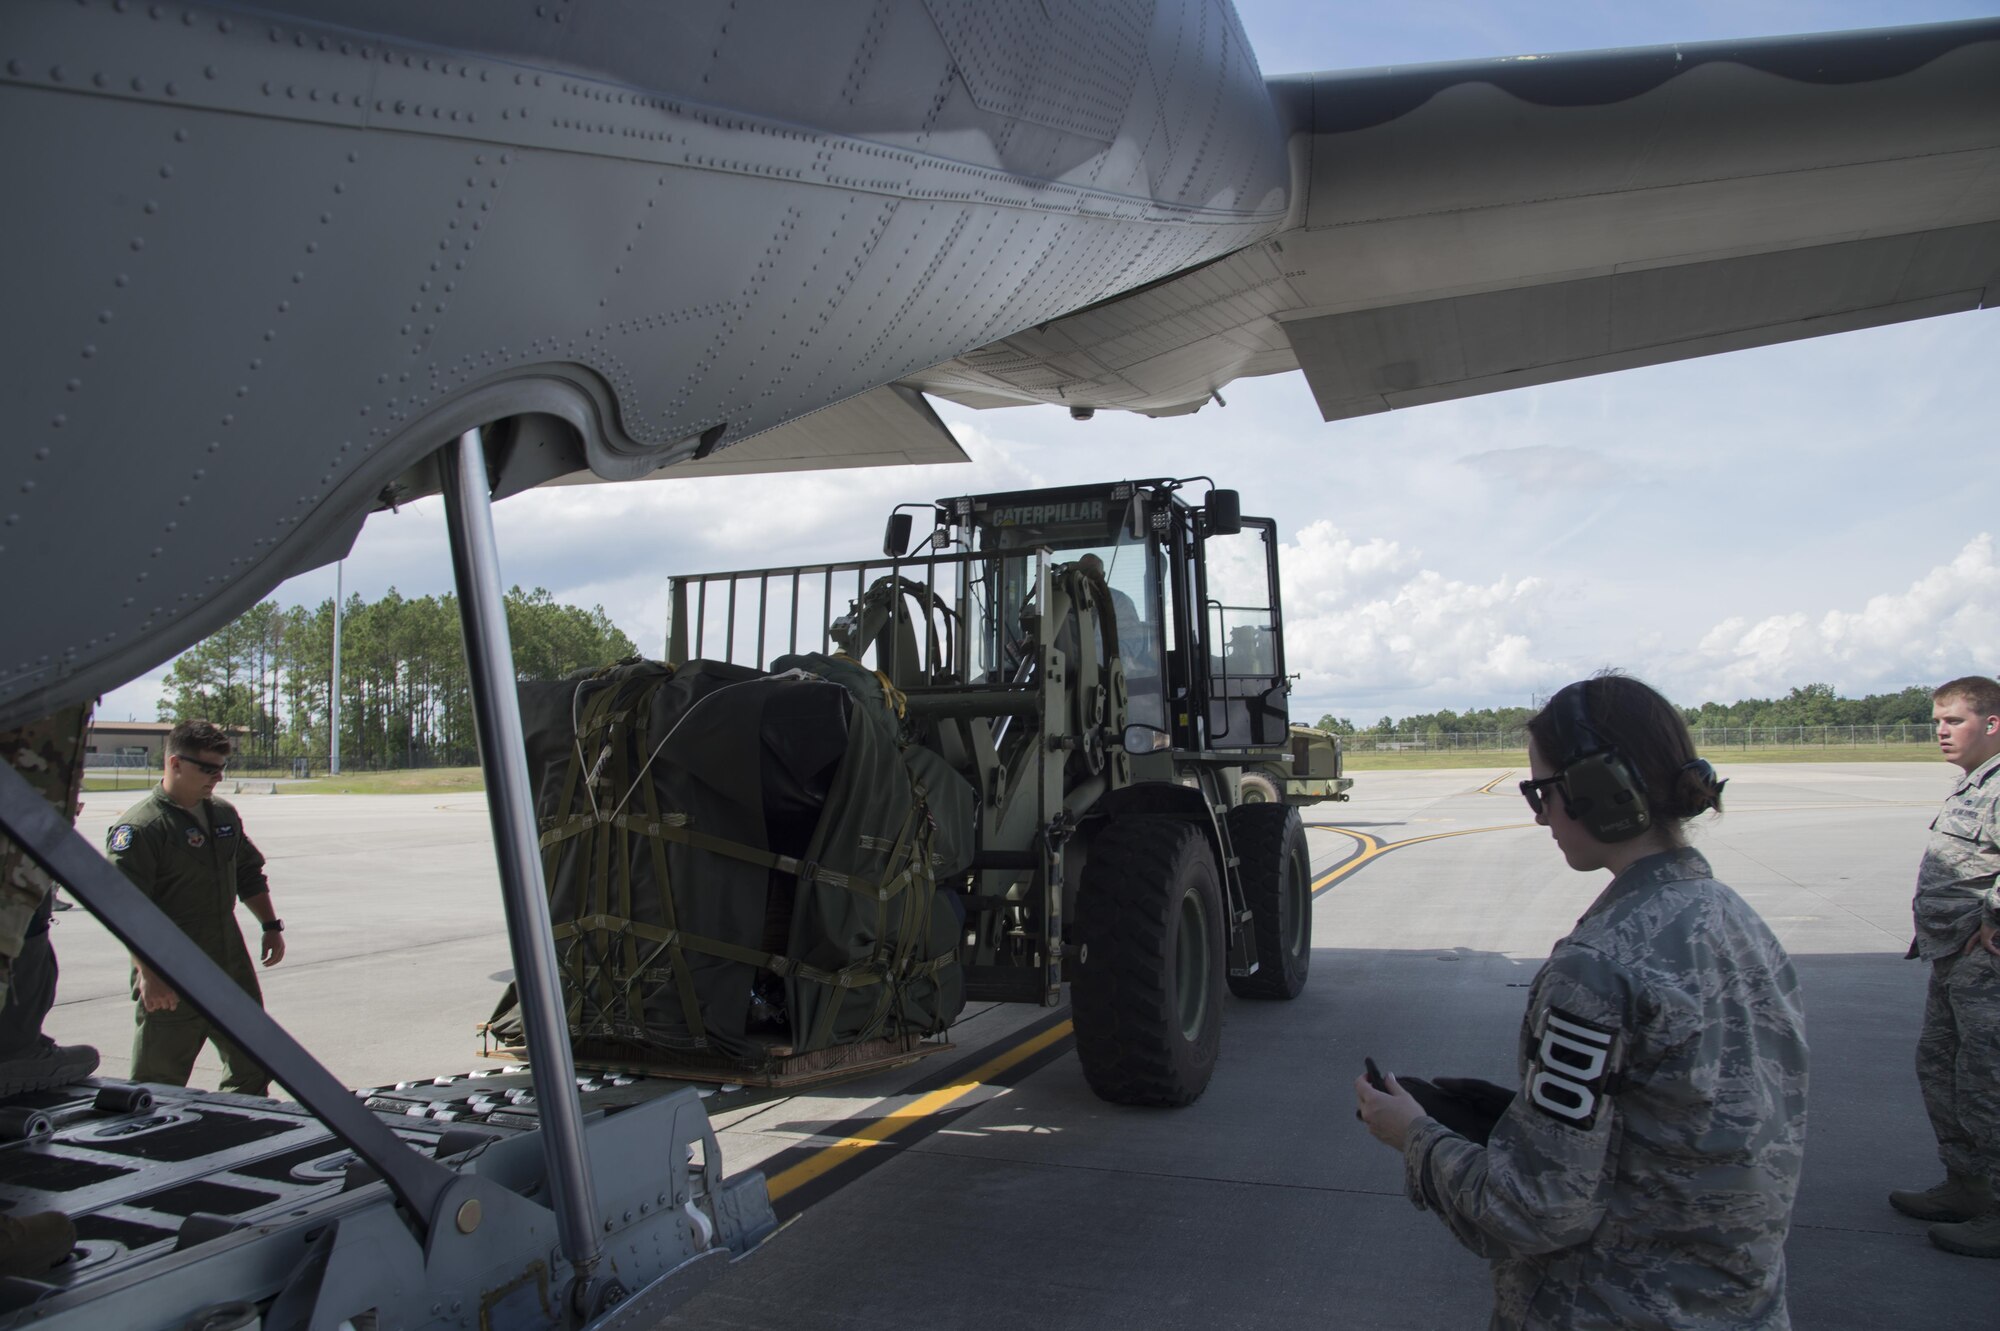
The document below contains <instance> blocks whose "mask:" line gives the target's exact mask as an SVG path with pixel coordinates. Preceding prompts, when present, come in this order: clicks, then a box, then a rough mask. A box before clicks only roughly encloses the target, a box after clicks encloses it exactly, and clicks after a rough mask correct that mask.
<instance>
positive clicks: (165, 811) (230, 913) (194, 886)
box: [105, 721, 285, 1095]
mask: <svg viewBox="0 0 2000 1331" xmlns="http://www.w3.org/2000/svg"><path fill="white" fill-rule="evenodd" d="M229 753H230V741H229V735H228V732H226V731H225V730H223V729H222V727H220V726H218V725H216V724H214V723H213V722H210V721H183V722H181V723H180V724H179V725H177V726H175V727H174V729H173V733H172V734H170V735H168V736H167V762H166V770H165V772H164V773H162V775H161V777H160V784H159V787H158V788H157V789H155V790H154V791H153V792H152V793H151V794H150V795H148V796H147V797H146V798H145V799H143V800H140V801H139V802H138V803H137V804H135V805H133V806H132V807H131V808H129V809H127V810H126V811H125V813H124V815H123V816H122V817H121V818H119V820H118V821H117V822H116V823H114V824H113V825H112V828H111V833H110V835H109V837H107V838H106V840H105V854H106V855H107V856H108V857H109V858H110V860H111V862H112V863H113V864H115V865H117V866H118V867H119V869H121V870H122V871H123V872H124V874H125V876H126V877H127V878H129V879H131V880H132V882H133V884H134V885H135V886H136V887H137V888H138V889H139V890H140V891H141V892H144V893H145V894H146V895H147V896H148V897H150V898H152V901H153V904H154V905H156V906H158V907H159V908H160V909H161V910H162V911H163V912H165V914H166V916H167V918H168V919H170V920H172V921H173V922H174V923H175V924H177V925H179V926H180V928H181V930H182V932H184V933H185V934H187V936H188V937H189V938H191V939H193V940H194V941H195V943H196V944H197V945H199V946H200V948H201V950H202V951H204V952H206V953H207V954H208V955H209V958H210V959H211V960H212V961H214V962H215V964H216V965H218V966H220V967H222V969H223V971H224V972H225V973H226V974H227V975H228V976H229V978H231V979H232V980H235V981H236V983H238V984H240V985H242V986H243V990H244V992H245V993H247V994H249V995H250V996H251V997H252V998H254V999H256V1000H257V1001H258V1002H260V1003H261V1002H263V998H264V996H263V993H262V991H261V990H260V989H259V988H258V987H257V972H256V969H255V968H254V967H253V966H252V965H251V964H250V952H249V949H248V948H246V947H245V946H244V944H243V933H242V930H241V929H239V928H238V927H237V923H236V904H237V902H239V901H240V902H242V903H243V905H244V906H245V907H246V908H247V909H248V910H249V912H250V913H251V914H252V915H253V916H255V917H256V918H257V922H258V923H259V924H260V925H261V926H262V940H261V946H260V947H259V952H260V953H261V954H262V957H263V962H264V964H265V965H266V966H275V965H277V964H278V963H279V962H280V961H282V960H284V957H285V935H284V927H285V925H284V921H282V920H280V919H279V918H278V912H277V910H276V909H275V908H274V907H273V906H272V905H271V888H270V884H269V883H267V882H266V881H265V879H264V856H263V854H262V853H261V852H259V851H258V849H257V847H256V846H255V845H253V844H251V841H250V838H249V837H248V836H246V835H244V832H243V821H242V819H241V817H239V816H238V814H237V812H236V809H235V808H234V806H232V805H231V804H230V803H229V802H228V801H227V800H222V799H217V798H216V795H215V786H216V783H217V782H218V781H220V780H221V779H222V774H223V772H224V771H225V770H226V769H227V768H228V765H229ZM132 997H133V1000H134V1001H135V1002H136V1003H137V1004H138V1009H137V1012H136V1014H135V1015H136V1020H137V1022H138V1030H137V1032H136V1033H135V1034H134V1035H133V1037H132V1073H131V1076H132V1080H134V1081H149V1082H158V1083H161V1084H164V1085H168V1086H185V1085H187V1083H188V1077H189V1075H190V1074H191V1073H193V1071H194V1061H195V1057H196V1056H197V1055H198V1054H200V1053H201V1047H202V1045H203V1044H204V1043H206V1042H213V1043H214V1045H215V1048H216V1051H217V1052H218V1053H219V1054H220V1055H221V1057H222V1066H223V1071H224V1076H223V1079H222V1085H221V1087H220V1089H222V1090H224V1091H234V1092H236V1093H238V1094H241V1095H266V1094H268V1093H269V1092H270V1089H271V1078H270V1074H269V1073H267V1072H266V1071H265V1070H264V1069H263V1068H262V1067H261V1066H260V1065H258V1064H257V1063H255V1062H253V1061H252V1060H251V1059H250V1057H249V1056H248V1055H247V1054H245V1053H244V1052H243V1051H242V1050H241V1049H239V1048H237V1047H236V1045H235V1044H233V1043H232V1042H230V1041H229V1040H227V1039H225V1038H224V1037H223V1035H222V1033H221V1032H219V1031H217V1030H215V1029H214V1028H213V1027H211V1026H210V1025H209V1024H208V1020H207V1019H206V1018H204V1017H203V1016H202V1015H201V1014H200V1013H199V1012H196V1011H195V1010H194V1007H193V1006H192V1005H191V1004H187V1003H183V1002H181V1000H180V995H179V994H177V993H175V992H174V990H173V988H172V986H170V985H169V984H168V983H167V982H166V981H165V980H164V979H163V978H161V976H159V975H158V974H157V973H155V972H154V971H153V969H152V968H151V967H149V966H148V965H146V963H145V962H143V961H141V960H139V959H138V958H137V957H134V958H132Z"/></svg>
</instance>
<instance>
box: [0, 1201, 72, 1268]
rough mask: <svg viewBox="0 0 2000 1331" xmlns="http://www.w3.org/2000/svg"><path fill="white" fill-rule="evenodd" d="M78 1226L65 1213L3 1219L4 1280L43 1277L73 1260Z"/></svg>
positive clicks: (0, 1248)
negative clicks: (72, 1252) (18, 1277)
mask: <svg viewBox="0 0 2000 1331" xmlns="http://www.w3.org/2000/svg"><path fill="white" fill-rule="evenodd" d="M75 1246H76V1226H74V1225H72V1224H70V1222H69V1217H68V1216H66V1215H64V1214H63V1213H62V1212H61V1211H38V1212H36V1213H35V1214H33V1215H0V1276H39V1275H45V1274H47V1272H48V1270H49V1268H50V1267H52V1266H54V1265H55V1264H56V1263H57V1262H60V1261H61V1260H62V1259H63V1258H65V1257H67V1256H69V1250H70V1249H71V1248H74V1247H75Z"/></svg>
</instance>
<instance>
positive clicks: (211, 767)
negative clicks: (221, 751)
mask: <svg viewBox="0 0 2000 1331" xmlns="http://www.w3.org/2000/svg"><path fill="white" fill-rule="evenodd" d="M173 756H174V758H175V760H176V761H179V762H184V763H191V764H193V765H194V766H196V767H198V768H200V769H201V770H202V771H203V772H205V773H207V774H208V775H209V776H221V775H222V774H223V773H224V772H226V771H228V770H229V764H228V763H208V762H203V761H202V760H201V759H199V758H190V757H188V756H187V755H186V754H185V753H176V754H174V755H173Z"/></svg>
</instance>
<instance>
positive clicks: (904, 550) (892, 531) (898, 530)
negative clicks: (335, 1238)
mask: <svg viewBox="0 0 2000 1331" xmlns="http://www.w3.org/2000/svg"><path fill="white" fill-rule="evenodd" d="M909 552H910V515H909V514H908V513H891V514H890V515H889V526H888V529H887V530H885V531H884V532H883V533H882V553H883V554H885V555H887V556H888V557H889V558H891V559H901V558H902V557H903V556H904V555H906V554H908V553H909Z"/></svg>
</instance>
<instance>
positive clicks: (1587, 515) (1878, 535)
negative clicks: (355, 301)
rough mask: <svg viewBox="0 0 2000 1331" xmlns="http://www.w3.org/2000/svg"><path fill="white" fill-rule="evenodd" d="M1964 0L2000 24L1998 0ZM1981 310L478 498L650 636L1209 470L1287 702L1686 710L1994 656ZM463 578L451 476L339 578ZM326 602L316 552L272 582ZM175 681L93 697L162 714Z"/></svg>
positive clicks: (1337, 43)
mask: <svg viewBox="0 0 2000 1331" xmlns="http://www.w3.org/2000/svg"><path fill="white" fill-rule="evenodd" d="M1239 10H1240V12H1241V13H1242V16H1243V19H1244V23H1245V26H1246V28H1247V29H1248V32H1249V35H1250V39H1251V42H1252V45H1253V46H1254V47H1255V48H1256V50H1257V51H1258V53H1259V57H1260V60H1261V62H1262V64H1263V67H1264V70H1265V72H1266V73H1267V74H1277V73H1292V72H1301V71H1306V70H1313V69H1337V68H1353V67H1365V66H1374V65H1384V64H1399V63H1410V62H1419V61H1430V60H1455V59H1467V58H1477V57H1484V56H1499V55H1515V54H1523V53H1529V52H1548V51H1562V50H1584V49H1592V48H1599V47H1611V46H1627V45H1643V44H1653V43H1661V42H1671V41H1704V40H1712V39H1717V38H1726V37H1738V36H1754V35H1767V34H1773V33H1784V32H1812V31H1823V30H1834V29H1843V28H1856V27H1876V26H1885V25H1891V24H1902V23H1916V22H1930V21H1937V20H1943V19H1953V18H1965V17H1974V16H1977V15H1978V14H1980V13H1981V12H1982V10H1981V9H1980V7H1978V6H1973V5H1961V4H1945V3H1921V2H1906V3H1898V4H1889V3H1867V2H1865V0H1837V2H1829V3H1809V2H1808V0H1786V2H1782V3H1779V2H1768V0H1766V2H1758V0H1751V2H1750V3H1741V2H1738V3H1729V4H1721V3H1683V4H1677V3H1671V0H1669V2H1666V3H1658V4H1645V5H1639V4H1609V3H1595V4H1585V3H1558V2H1555V0H1544V2H1543V3H1520V2H1514V3H1483V4H1472V3H1436V2H1433V3H1424V2H1422V0H1418V2H1416V3H1404V4H1401V5H1397V6H1378V5H1373V4H1369V5H1361V4H1345V3H1321V4H1305V3H1279V2H1278V0H1268V2H1261V3H1260V2H1259V0H1239ZM1984 12H1989V13H1990V12H1992V10H1991V7H1990V6H1989V7H1988V8H1987V9H1986V10H1985V11H1984ZM1995 366H2000V313H1995V312H1992V311H1986V312H1981V313H1978V314H1966V315H1953V316H1948V317H1946V318H1941V319H1931V320H1925V321H1921V322H1918V323H1914V324H1906V325H1900V326H1896V327H1891V328H1884V329H1875V330H1870V331H1865V332H1858V333H1848V334H1842V335H1839V336H1835V337H1829V338H1819V339H1814V340H1812V341H1807V342H1800V343H1793V344H1789V345H1785V346H1778V347H1769V348H1763V349H1760V350H1756V351H1748V352H1738V353H1734V354H1731V355H1726V356H1718V357H1710V358H1706V359H1703V360H1697V361H1686V362H1681V363H1678V364H1673V365H1664V366H1657V367H1653V368H1650V369H1644V370H1633V371H1626V372H1623V373H1619V374H1613V375H1605V376H1599V377H1595V378H1589V379H1581V380H1576V381H1572V382H1569V383H1563V384H1555V385H1550V386H1547V387H1543V388H1534V389H1524V390H1518V391H1515V392H1510V393H1501V394H1495V395H1492V396H1488V397H1482V398H1474V399H1471V400H1467V401H1461V402H1453V403H1444V404H1440V405H1437V406H1431V407H1422V408H1416V409H1411V410H1407V411H1400V412H1394V413H1390V414H1388V415H1384V416H1373V417H1367V418H1363V419H1360V420H1352V421H1343V422H1339V423H1337V424H1327V423H1324V422H1322V421H1321V420H1320V418H1319V413H1318V411H1317V409H1316V408H1315V407H1314V405H1313V401H1312V397H1311V394H1310V393H1309V392H1308V391H1307V389H1306V385H1305V381H1304V379H1303V378H1302V377H1301V376H1299V375H1297V374H1291V375H1282V376H1274V377H1270V378H1264V379H1255V380H1243V381H1239V382H1238V383H1237V384H1236V385H1235V386H1234V387H1232V388H1230V389H1228V390H1226V391H1225V397H1226V398H1227V401H1228V406H1227V407H1226V408H1215V407H1210V408H1208V409H1205V410H1203V411H1202V412H1200V413H1199V414H1197V415H1195V416H1192V417H1184V418H1180V419H1177V420H1166V421H1147V420H1143V419H1140V418H1136V417H1128V416H1121V415H1118V414H1116V413H1102V414H1100V415H1099V416H1098V417H1097V419H1096V420H1094V421H1091V422H1088V423H1078V422H1073V421H1071V420H1069V419H1068V418H1067V415H1066V414H1065V413H1063V412H1061V411H1059V410H1057V409H1054V408H1023V409H1015V410H1006V411H991V412H971V411H965V410H961V409H959V408H956V407H952V406H950V405H948V404H940V413H941V414H942V415H943V416H944V418H945V419H946V421H947V422H948V423H949V424H951V425H952V427H953V429H954V431H955V432H956V433H957V434H958V435H959V436H960V439H961V441H962V442H963V443H964V445H965V447H966V450H967V452H968V453H970V454H971V455H972V458H973V464H972V465H971V466H969V467H967V466H958V467H949V468H946V467H931V468H909V469H899V470H884V471H870V472H844V473H820V474H815V475H806V476H794V477H776V478H745V479H723V480H708V481H694V482H665V483H657V484H645V485H636V486H625V487H586V488H580V489H566V490H561V491H554V492H543V493H534V494H528V495H522V496H518V497H516V498H513V499H510V500H508V501H506V502H505V503H503V504H501V505H500V506H499V507H498V508H497V509H496V527H497V529H498V532H499V537H500V547H501V555H502V563H503V566H504V569H505V574H506V577H507V579H508V580H509V581H510V582H518V583H521V584H524V585H529V586H533V585H541V586H546V587H547V588H549V590H551V591H552V592H554V593H555V594H556V595H557V597H558V598H560V599H563V600H569V601H576V602H580V603H584V604H593V603H598V604H602V605H603V606H604V607H605V609H606V610H607V611H608V612H609V613H610V614H611V616H612V618H613V620H614V621H615V622H617V623H618V624H619V626H620V627H622V628H624V629H625V630H626V631H627V632H628V633H630V634H631V635H632V636H633V638H634V639H635V640H637V641H638V643H639V645H640V647H641V649H642V650H644V651H648V652H652V653H657V652H658V651H660V649H661V638H662V634H663V631H664V624H665V612H666V606H665V594H664V580H665V576H666V575H667V574H669V573H672V572H694V571H706V570H713V569H723V568H736V567H751V566H759V565H769V564H783V563H791V562H803V561H807V560H819V559H828V560H831V559H842V558H855V557H861V556H864V555H865V554H867V553H868V552H869V550H870V547H871V546H873V545H874V544H875V543H876V541H877V540H878V539H879V535H880V531H881V523H882V517H883V515H884V514H885V513H886V511H887V509H888V508H889V507H890V506H891V505H892V504H894V503H896V502H900V501H903V500H909V499H929V498H933V497H936V496H939V495H944V494H962V493H967V492H971V491H977V490H983V489H998V488H1014V487H1016V486H1021V485H1042V484H1048V485H1054V484H1067V483H1073V482H1080V481H1095V480H1102V479H1106V478H1110V477H1115V476H1120V475H1140V474H1143V475H1161V474H1174V475H1188V474H1194V473H1208V474H1212V475H1215V476H1216V477H1217V478H1218V480H1219V481H1220V482H1221V483H1223V484H1233V485H1235V486H1236V488H1238V489H1239V490H1241V492H1242V494H1243V501H1244V507H1245V509H1246V511H1250V512H1255V513H1264V514H1269V515H1271V516H1273V517H1275V518H1277V519H1278V521H1279V526H1280V532H1281V534H1282V535H1283V537H1284V539H1285V541H1286V542H1287V547H1286V549H1285V551H1284V558H1285V560H1286V575H1287V576H1286V588H1285V597H1286V608H1287V620H1288V628H1289V631H1290V652H1291V664H1292V667H1293V669H1295V670H1298V671H1299V672H1300V673H1301V679H1300V680H1299V683H1298V686H1297V694H1296V697H1295V700H1294V713H1295V715H1302V716H1306V717H1317V716H1319V715H1320V714H1321V713H1323V712H1333V713H1335V714H1338V715H1344V716H1351V717H1353V718H1355V719H1356V720H1372V719H1374V718H1375V717H1377V716H1380V715H1384V714H1387V715H1392V716H1401V715H1406V714H1409V713H1412V712H1424V711H1432V710H1436V709H1438V708H1441V707H1452V708H1455V709H1464V708H1468V707H1475V706H1499V705H1510V704H1526V703H1528V702H1529V701H1530V700H1531V699H1532V698H1533V697H1535V696H1536V695H1538V694H1546V693H1548V692H1550V691H1552V690H1553V689H1554V688H1556V687H1559V686H1560V685H1561V684H1563V683H1565V682H1567V681H1568V680H1570V679H1573V678H1575V677H1577V676H1578V675H1581V674H1585V673H1588V672H1590V671H1593V670H1596V669H1599V668H1602V667H1604V666H1618V667H1621V668H1624V669H1627V670H1630V671H1632V672H1633V673H1636V674H1638V675H1640V676H1642V677H1644V678H1647V679H1650V680H1652V681H1653V682H1654V683H1656V684H1658V685H1659V686H1660V687H1661V688H1663V689H1664V690H1665V691H1666V692H1667V693H1668V694H1669V695H1670V696H1672V697H1674V698H1675V699H1676V700H1678V701H1681V702H1685V703H1693V702H1699V701H1703V700H1705V699H1719V700H1724V701H1728V700H1734V699H1736V698H1739V697H1745V696H1762V695H1767V694H1772V693H1782V692H1783V691H1785V690H1786V689H1787V688H1789V687H1791V686H1793V685H1798V684H1805V683H1808V682H1815V681H1821V682H1825V683H1829V684H1832V685H1833V686H1834V687H1835V688H1836V689H1838V690H1839V691H1840V692H1842V693H1845V694H1850V695H1855V694H1862V693H1869V692H1877V691H1884V690H1889V689H1895V688H1900V687H1902V686H1903V685H1905V684H1909V683H1926V682H1928V683H1935V682H1937V681H1939V680H1942V679H1945V678H1949V677H1951V676H1953V675H1958V674H1964V673H1969V672H1975V671H1976V672H1980V673H1993V672H1994V671H1995V670H1996V669H2000V562H1996V558H1995V553H1994V549H1993V542H1994V536H1995V535H1996V534H2000V518H1997V517H1996V514H1995V507H1994V496H1995V487H1994V485H1993V484H1992V482H1991V480H1990V473H1991V469H1992V462H1991V457H1992V454H1993V452H1994V444H1993V435H1994V423H1995V422H1996V421H2000V375H1996V374H1995V372H1994V367H1995ZM390 585H394V586H396V587H398V588H399V589H400V590H402V591H403V592H404V593H405V594H408V595H420V594H423V593H426V592H434V591H435V592H441V591H445V590H448V589H449V587H450V585H451V574H450V565H449V560H448V555H447V552H446V550H445V546H444V537H443V519H442V513H441V509H440V506H439V504H438V501H436V500H428V501H424V502H421V503H418V504H413V505H409V506H407V507H405V508H404V509H403V511H402V512H401V513H400V514H396V515H378V516H377V517H375V518H372V519H371V520H370V521H369V524H368V526H367V528H366V530H364V532H363V534H362V536H361V539H360V541H359V543H358V544H357V546H356V549H355V551H354V554H353V556H352V557H351V558H350V559H349V560H348V561H347V565H346V586H347V589H348V590H349V592H359V593H361V594H362V595H364V596H368V597H374V596H377V595H379V594H380V593H381V592H382V591H383V590H384V589H386V588H387V587H388V586H390ZM332 591H333V570H332V569H330V568H329V569H325V570H321V571H317V572H314V573H310V574H306V575H304V576H302V577H300V578H297V579H294V580H293V581H292V582H291V583H288V584H286V585H285V586H284V587H283V588H281V589H280V590H279V592H278V593H277V596H278V598H279V599H280V600H282V601H285V602H288V603H289V602H295V601H309V602H316V601H319V600H321V599H323V598H325V597H327V596H330V595H331V594H332ZM159 677H160V672H155V673H154V674H152V675H150V676H148V677H146V678H144V679H141V680H139V681H136V682H135V683H134V684H132V685H128V686H126V687H125V688H124V689H120V690H118V691H116V692H115V693H113V694H111V695H109V696H108V697H107V698H106V700H105V705H104V710H103V715H105V716H108V717H118V718H123V717H125V716H128V715H130V716H137V717H139V718H141V719H144V718H147V717H150V716H151V715H153V710H154V705H155V703H156V701H157V699H158V696H159V693H160V689H159V685H158V682H157V681H158V679H159Z"/></svg>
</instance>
